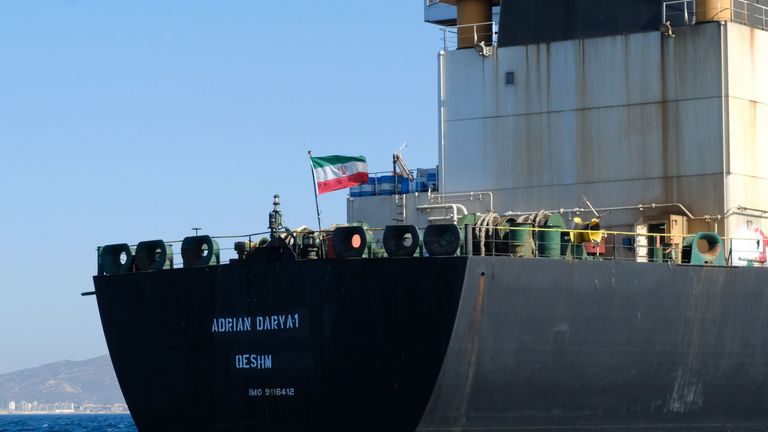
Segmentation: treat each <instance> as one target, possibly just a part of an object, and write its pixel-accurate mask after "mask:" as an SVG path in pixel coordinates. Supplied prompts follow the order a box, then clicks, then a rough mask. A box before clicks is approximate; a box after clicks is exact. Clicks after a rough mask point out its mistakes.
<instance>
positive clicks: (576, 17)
mask: <svg viewBox="0 0 768 432" xmlns="http://www.w3.org/2000/svg"><path fill="white" fill-rule="evenodd" d="M456 4H457V2H455V1H447V2H427V4H426V5H425V19H426V20H427V21H430V22H434V23H436V24H440V25H446V24H447V25H454V24H455V25H457V26H458V27H454V26H452V27H447V28H443V31H444V34H445V35H446V43H445V44H444V46H443V49H442V50H441V51H440V52H439V55H438V63H439V65H438V81H439V92H438V93H439V94H438V110H439V119H438V128H439V143H438V170H439V179H440V180H439V182H438V187H436V188H435V190H434V191H432V192H433V193H428V194H424V193H419V194H413V193H411V194H408V195H404V196H395V197H394V198H393V197H391V196H387V197H380V196H379V197H373V198H369V197H357V196H352V197H351V198H350V201H349V204H348V219H349V220H350V221H358V220H365V221H367V222H368V223H369V224H370V225H371V226H383V225H386V224H391V223H393V221H394V222H399V221H400V220H402V219H403V217H402V214H405V215H406V218H405V219H406V220H405V222H403V223H413V224H415V225H418V226H426V224H428V223H430V220H431V221H433V222H434V221H435V216H436V213H438V210H436V209H435V208H434V207H429V206H431V205H435V204H444V203H446V202H454V203H460V204H462V205H463V206H464V208H465V209H466V211H467V212H468V213H474V212H488V211H491V210H494V211H497V212H499V213H502V212H507V211H512V212H515V213H517V212H519V213H526V212H528V213H529V212H536V211H539V210H541V209H547V210H553V211H558V209H564V208H565V209H572V208H586V207H587V206H585V205H584V204H583V201H582V197H587V198H588V199H589V200H590V202H591V203H592V204H594V206H595V207H598V208H610V215H609V216H607V217H605V218H603V219H602V220H601V222H602V223H603V226H604V227H610V228H612V229H616V230H619V231H634V230H635V229H636V226H638V225H639V226H640V227H641V229H648V227H649V226H650V229H651V230H653V229H654V227H658V226H660V225H667V226H668V227H669V228H665V230H666V231H665V232H666V233H668V234H669V233H672V232H673V229H672V225H673V224H675V225H677V226H679V228H677V230H678V231H676V232H679V231H684V232H697V231H716V232H718V233H719V234H721V235H724V236H727V237H733V236H737V235H743V232H744V228H745V227H746V226H747V224H748V223H750V226H754V227H760V226H761V227H762V229H763V230H765V231H768V224H766V217H767V216H768V213H766V209H768V193H766V191H768V80H766V78H765V77H768V32H767V31H766V29H767V27H768V18H767V17H768V7H767V6H766V5H763V4H762V2H759V1H745V0H733V1H730V0H729V1H716V0H713V1H705V0H698V1H693V0H687V1H658V0H616V1H596V0H547V1H535V2H531V1H524V0H506V1H504V2H503V4H502V5H501V7H500V14H499V17H498V21H496V22H494V23H493V24H492V25H489V24H488V23H486V22H485V20H491V19H492V17H493V16H494V11H497V10H499V8H498V7H496V6H495V4H496V3H495V2H491V1H474V0H464V1H458V5H456ZM454 5H456V6H454ZM433 9H434V10H433ZM457 15H458V17H457ZM465 17H466V18H465ZM495 29H498V33H495ZM353 195H354V194H353ZM491 196H492V199H491ZM419 208H421V210H419ZM454 210H455V209H454V208H446V210H445V213H440V214H441V215H450V214H451V213H452V212H453V211H454ZM458 211H459V212H460V213H463V210H462V209H461V208H460V209H459V210H458ZM606 212H607V211H606ZM459 216H460V215H459ZM672 216H675V217H674V218H672ZM430 218H432V219H430Z"/></svg>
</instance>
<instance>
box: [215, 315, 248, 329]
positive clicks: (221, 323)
mask: <svg viewBox="0 0 768 432" xmlns="http://www.w3.org/2000/svg"><path fill="white" fill-rule="evenodd" d="M246 331H251V317H237V318H214V319H213V325H212V326H211V333H236V332H246Z"/></svg>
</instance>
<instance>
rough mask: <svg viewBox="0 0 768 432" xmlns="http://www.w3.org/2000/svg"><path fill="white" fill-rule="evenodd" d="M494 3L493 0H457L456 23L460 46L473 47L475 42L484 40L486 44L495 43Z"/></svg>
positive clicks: (460, 47)
mask: <svg viewBox="0 0 768 432" xmlns="http://www.w3.org/2000/svg"><path fill="white" fill-rule="evenodd" d="M492 20H493V4H492V1H491V0H456V21H457V22H456V24H457V25H458V26H459V31H458V33H459V34H458V48H459V49H462V48H473V47H474V46H475V44H477V43H480V42H484V43H485V46H491V44H492V43H493V26H492V25H491V24H484V25H474V24H480V23H490V22H491V21H492Z"/></svg>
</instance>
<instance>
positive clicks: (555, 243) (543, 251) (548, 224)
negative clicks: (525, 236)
mask: <svg viewBox="0 0 768 432" xmlns="http://www.w3.org/2000/svg"><path fill="white" fill-rule="evenodd" d="M538 227H539V228H543V230H542V229H540V230H537V231H536V248H537V250H538V252H539V256H540V257H544V258H558V257H560V254H561V250H560V240H561V230H562V229H563V228H565V220H563V216H562V215H560V213H550V214H548V215H544V216H543V217H541V218H539V220H538Z"/></svg>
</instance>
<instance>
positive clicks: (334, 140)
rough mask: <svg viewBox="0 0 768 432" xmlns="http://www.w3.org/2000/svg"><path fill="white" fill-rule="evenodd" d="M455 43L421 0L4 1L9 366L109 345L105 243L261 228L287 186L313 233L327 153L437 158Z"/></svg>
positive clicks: (373, 164)
mask: <svg viewBox="0 0 768 432" xmlns="http://www.w3.org/2000/svg"><path fill="white" fill-rule="evenodd" d="M440 37H441V34H440V32H439V31H438V29H437V27H434V26H431V25H429V24H425V23H423V6H422V2H420V1H417V0H409V1H406V0H396V1H392V2H350V1H348V0H347V1H341V0H327V1H324V2H314V1H295V2H256V1H236V0H228V1H217V2H214V1H190V0H184V1H175V0H164V1H162V2H158V1H141V0H136V1H131V2H116V1H110V2H105V1H101V0H50V1H35V2H32V1H15V2H10V1H8V2H2V3H0V149H1V150H2V153H1V155H0V200H1V201H2V204H1V207H0V232H1V233H2V241H3V242H4V244H3V246H2V247H0V373H3V372H8V371H11V370H16V369H20V368H25V367H30V366H35V365H39V364H42V363H46V362H50V361H56V360H61V359H71V360H78V359H84V358H88V357H92V356H97V355H101V354H104V353H106V352H107V349H106V344H105V343H104V337H103V334H102V330H101V324H100V322H99V318H98V311H97V308H96V302H95V298H94V297H86V298H83V297H80V295H79V293H80V292H83V291H89V290H91V289H92V281H91V276H92V275H93V274H94V272H95V270H96V252H95V248H96V246H97V245H102V244H108V243H117V242H128V243H136V242H138V241H141V240H147V239H155V238H162V239H165V240H176V239H181V238H183V237H184V236H187V235H189V234H190V233H191V231H190V228H191V227H193V226H199V227H203V232H205V233H208V234H212V235H227V234H244V233H249V232H257V231H262V230H264V229H265V228H266V222H267V213H268V212H269V210H270V208H271V206H270V204H271V197H272V194H274V193H280V194H281V195H282V200H283V210H284V214H285V223H286V224H287V225H289V226H297V225H301V224H314V222H313V221H314V220H315V216H314V201H313V195H312V186H311V177H310V171H309V166H308V161H307V159H306V151H307V150H309V149H312V150H313V151H314V153H315V154H316V155H323V154H353V155H358V154H362V155H365V156H366V157H367V158H368V161H369V166H370V169H371V170H372V171H383V170H388V169H390V168H391V154H392V152H393V151H394V150H397V148H398V147H399V146H400V144H401V143H402V142H408V148H407V149H406V151H405V156H406V160H407V162H408V164H409V166H411V167H412V168H415V167H432V166H435V165H436V159H437V158H436V154H437V145H436V134H437V125H436V117H437V115H436V101H435V99H436V85H437V84H436V62H435V59H436V54H437V50H438V49H439V47H440ZM345 196H346V194H345V193H344V192H335V193H332V194H328V195H323V196H322V197H321V198H320V199H321V201H320V205H321V210H322V213H323V222H324V224H326V223H331V222H343V221H344V220H345ZM222 247H231V244H227V243H226V241H224V242H222Z"/></svg>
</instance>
